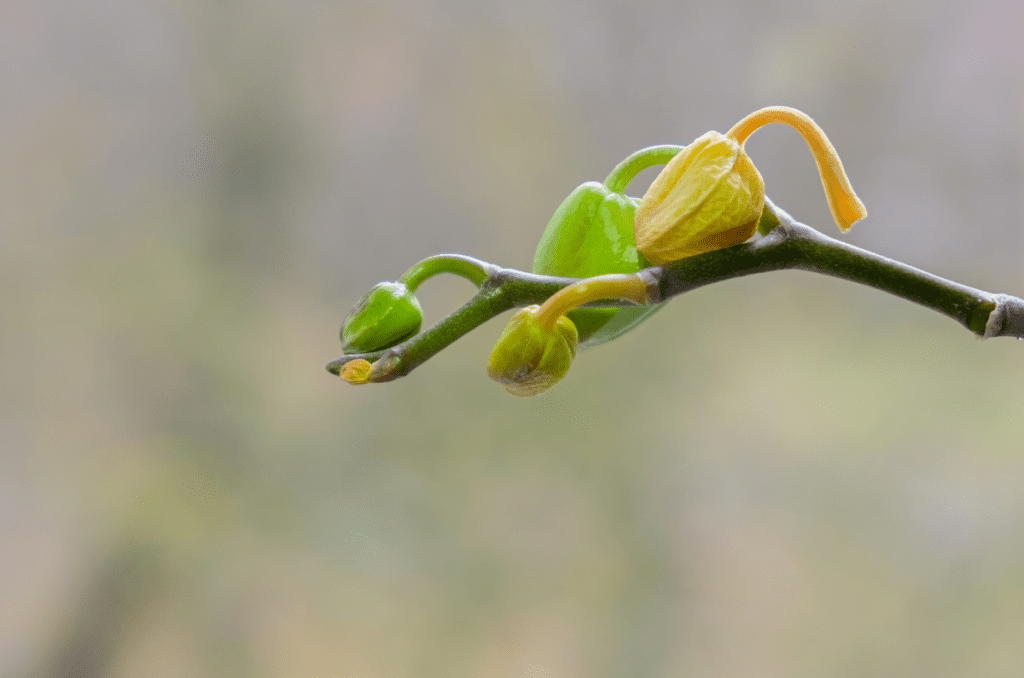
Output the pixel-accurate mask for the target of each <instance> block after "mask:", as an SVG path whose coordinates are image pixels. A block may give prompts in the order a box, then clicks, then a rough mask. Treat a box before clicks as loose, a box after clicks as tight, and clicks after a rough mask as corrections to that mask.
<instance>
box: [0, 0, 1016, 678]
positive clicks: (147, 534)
mask: <svg viewBox="0 0 1024 678" xmlns="http://www.w3.org/2000/svg"><path fill="white" fill-rule="evenodd" d="M1022 45H1024V9H1022V5H1021V4H1020V3H1018V2H1013V1H1011V0H978V1H963V2H961V1H950V0H937V1H932V2H925V1H924V0H916V1H910V0H908V1H901V0H897V1H894V0H855V1H842V2H840V1H839V0H832V1H821V0H814V1H813V2H812V1H810V0H771V1H768V2H755V1H753V0H718V1H716V2H687V1H683V2H675V1H673V2H668V1H662V2H656V1H654V0H634V1H632V2H617V1H614V0H604V1H601V2H590V3H585V2H578V1H576V2H571V1H552V0H544V1H540V0H521V1H519V2H506V1H496V0H493V1H491V0H485V1H480V0H436V1H430V0H372V1H371V0H365V1H361V0H342V1H341V2H322V1H319V0H303V1H301V2H290V1H286V0H261V1H256V2H216V3H211V2H200V1H196V0H163V1H160V0H145V1H142V2H139V1H136V0H59V1H58V0H40V1H38V2H33V3H19V2H12V3H4V4H3V6H2V8H0V195H2V199H0V309H2V313H0V675H3V676H5V677H8V676H9V677H12V678H19V677H23V676H24V677H27V676H47V677H55V678H64V677H66V678H72V677H74V678H90V677H93V676H96V677H107V676H115V677H117V676H133V677H134V676H145V677H146V678H160V677H164V676H167V677H175V678H179V677H180V678H185V677H191V676H211V677H217V678H227V677H233V676H238V677H244V678H252V677H262V676H267V677H289V678H290V677H295V678H309V677H321V678H326V677H328V676H330V677H333V678H340V677H347V678H396V677H397V678H414V677H415V678H425V677H434V676H437V677H442V676H443V677H446V678H448V677H460V676H467V677H469V676H474V677H476V676H481V677H497V678H504V677H515V678H520V677H533V678H541V677H543V678H562V677H566V678H568V677H593V678H623V677H626V676H631V677H632V676H651V677H671V676H706V677H714V678H726V677H736V678H740V677H744V678H745V677H752V676H758V677H776V676H777V677H779V678H783V677H785V678H798V677H803V676H806V677H808V678H810V677H812V676H815V677H816V676H832V677H835V678H840V677H844V676H850V677H854V676H901V677H902V678H910V677H913V676H922V677H923V676H928V677H929V678H935V677H943V676H951V677H952V676H957V677H959V676H973V677H985V678H988V677H991V678H997V677H1002V676H1006V677H1011V676H1012V677H1019V676H1021V675H1024V427H1022V422H1024V346H1022V345H1021V344H1019V343H1018V342H1016V341H1012V340H1008V339H995V340H990V341H985V342H981V341H978V340H976V339H975V338H974V337H973V336H972V335H971V334H970V333H969V332H967V331H966V330H965V329H963V328H961V327H960V326H959V325H957V324H956V323H954V322H952V321H950V320H948V319H946V318H944V317H942V316H939V315H937V314H935V313H932V312H929V311H926V310H924V309H921V308H918V307H915V306H913V305H910V304H908V303H907V302H904V301H902V300H900V299H897V298H895V297H890V296H888V295H885V294H882V293H880V292H877V291H874V290H871V289H867V288H861V287H858V286H855V285H853V284H850V283H846V282H843V281H838V280H832V279H827V278H823V277H821V276H814V275H812V274H808V273H800V272H784V273H772V274H767V275H763V276H754V277H749V278H745V279H740V280H734V281H728V282H726V283H722V284H718V285H714V286H711V287H707V288H703V289H701V290H697V291H695V292H692V293H689V294H687V295H684V296H682V297H680V298H677V299H676V300H674V301H673V302H672V304H671V305H670V306H669V308H668V309H666V310H664V311H662V312H661V313H659V314H658V315H656V316H655V317H654V318H653V319H652V320H650V321H649V322H647V323H646V324H645V325H644V326H642V327H641V328H640V329H638V330H636V331H635V332H633V333H632V334H630V335H628V336H626V337H624V338H623V339H621V340H620V341H616V342H614V343H611V344H607V345H604V346H601V347H598V348H596V349H593V350H591V351H589V352H586V353H583V354H581V355H580V356H579V357H578V359H577V360H576V362H575V364H574V365H573V368H572V370H571V371H570V373H569V375H568V377H567V378H566V379H565V380H564V381H563V382H562V383H560V384H559V385H558V386H557V387H556V388H555V389H554V390H552V391H550V392H548V393H547V394H545V395H542V396H540V397H537V398H533V399H527V400H522V399H518V398H514V397H512V396H509V395H507V394H506V393H505V392H504V391H503V390H502V389H501V388H500V387H498V386H497V385H495V384H494V383H492V382H490V381H489V380H488V379H487V377H486V373H485V371H484V367H485V364H486V360H487V356H488V353H489V351H490V347H491V345H492V343H493V341H494V339H495V338H496V337H497V335H498V333H499V332H500V329H501V327H503V325H504V322H505V319H506V318H505V317H502V318H500V319H496V320H494V321H491V322H490V323H488V324H487V325H485V326H483V327H482V328H480V329H479V330H477V331H475V332H473V333H472V334H471V335H469V336H467V337H465V338H464V339H462V340H460V341H459V342H458V343H457V344H455V345H453V346H452V347H450V348H448V349H446V350H445V351H444V352H442V353H441V354H439V355H438V356H437V357H436V358H434V359H433V360H431V361H429V362H428V363H426V364H425V365H423V366H422V367H420V368H419V369H418V370H416V371H415V372H414V373H413V374H411V375H410V376H409V377H408V378H406V379H402V380H399V381H396V382H393V383H390V384H387V385H382V386H367V387H360V388H356V387H350V386H347V385H346V384H344V383H342V382H341V381H340V380H338V379H337V378H336V377H332V376H331V375H329V374H328V373H327V372H325V371H324V364H325V363H326V362H328V361H329V360H331V359H332V358H334V357H336V356H337V355H338V354H339V353H340V346H339V342H338V338H337V334H338V328H339V326H340V322H341V319H342V318H343V317H344V315H345V314H346V313H347V311H348V309H349V308H350V307H351V306H352V305H353V304H354V303H355V302H356V301H357V300H358V299H359V297H360V296H361V295H362V294H363V293H364V292H365V291H366V290H368V289H369V288H370V287H371V286H372V285H373V284H374V283H376V282H378V281H380V280H393V279H395V278H397V277H398V276H399V275H400V274H401V273H402V272H403V271H404V270H405V269H406V268H408V267H409V266H410V265H411V264H413V263H414V262H416V261H417V260H419V259H421V258H423V257H425V256H428V255H430V254H434V253H437V252H445V251H456V252H465V253H468V254H472V255H475V256H478V257H481V258H484V259H487V260H490V261H494V262H496V263H500V264H502V265H507V266H513V267H519V268H528V267H529V266H530V263H531V261H532V256H533V249H534V247H535V246H536V243H537V240H538V238H539V236H540V233H541V231H542V230H543V228H544V226H545V224H546V223H547V220H548V218H549V217H550V215H551V213H552V212H553V211H554V209H555V207H556V206H557V205H558V204H559V202H560V201H561V200H562V198H564V197H565V196H566V195H567V194H568V193H569V192H570V191H571V190H572V189H573V188H574V187H575V186H576V185H578V184H580V183H582V182H583V181H587V180H592V179H598V180H600V179H602V178H603V177H604V176H605V174H606V173H607V172H608V171H609V170H610V169H611V167H612V166H613V165H615V163H616V162H618V161H619V160H620V159H621V158H623V157H625V156H626V155H627V154H629V153H630V152H632V151H634V150H636V149H638V148H640V147H643V146H646V145H650V144H656V143H682V144H685V143H689V141H691V140H692V139H694V138H695V137H697V136H698V135H700V134H702V133H703V132H705V131H708V130H710V129H716V130H719V131H725V130H726V129H728V128H729V127H730V126H731V125H732V124H733V123H734V122H736V121H737V120H738V119H739V118H740V117H742V116H743V115H745V114H747V113H749V112H750V111H752V110H754V109H756V108H759V107H761V106H764V105H769V104H785V105H790V106H795V107H797V108H800V109H802V110H804V111H806V112H808V113H809V114H810V115H812V116H813V117H814V118H815V119H816V120H817V121H818V122H819V123H820V124H821V125H822V126H823V128H824V129H825V130H826V131H827V132H828V134H829V136H830V138H831V140H832V141H833V143H834V144H835V146H836V148H837V149H838V150H839V152H840V155H841V156H842V158H843V160H844V163H845V165H846V168H847V170H848V171H849V174H850V177H851V181H852V183H853V185H854V187H855V188H856V190H857V191H858V193H859V194H860V196H861V197H862V198H863V200H864V202H865V203H866V205H867V207H868V210H869V213H870V217H869V218H868V219H867V220H866V221H864V222H862V223H860V224H858V225H857V227H856V228H855V229H854V230H853V231H851V232H850V233H849V234H848V235H847V236H844V237H845V238H846V239H847V240H848V241H850V242H852V243H855V244H857V245H860V246H863V247H867V248H869V249H872V250H875V251H878V252H880V253H882V254H886V255H888V256H892V257H895V258H898V259H901V260H904V261H906V262H908V263H911V264H913V265H916V266H919V267H922V268H924V269H927V270H929V271H932V272H934V273H937V274H939V275H943V276H946V277H950V278H953V279H956V280H958V281H960V282H963V283H966V284H969V285H973V286H976V287H980V288H982V289H985V290H989V291H993V292H1000V291H1005V292H1009V293H1012V294H1017V295H1021V294H1022V293H1024V228H1022V226H1021V225H1022V223H1024V79H1022V73H1024V48H1022ZM748 150H749V152H750V154H751V156H752V158H753V159H754V161H755V162H756V163H757V165H758V167H759V168H760V170H761V172H762V174H763V176H764V177H765V181H766V184H767V189H768V194H769V195H770V196H771V197H772V198H773V199H774V200H775V201H776V202H777V203H778V204H779V205H780V206H782V207H783V208H785V209H787V210H788V211H789V212H791V213H792V214H793V215H794V216H795V217H796V218H797V219H799V220H801V221H804V222H806V223H808V224H811V225H813V226H816V227H818V228H821V229H822V230H823V231H824V232H826V233H829V234H833V235H834V234H835V233H836V229H835V227H834V226H833V225H832V224H831V222H830V218H829V213H828V210H827V207H826V203H825V200H824V196H823V194H822V190H821V186H820V184H819V182H818V179H817V176H816V173H815V169H814V164H813V162H812V158H811V155H810V153H809V152H808V150H807V148H806V147H805V145H804V144H803V142H802V141H801V139H800V138H799V136H798V135H797V134H796V133H795V132H793V131H792V130H789V129H788V128H785V127H781V126H772V127H769V128H767V129H765V130H762V131H760V132H758V133H757V134H756V135H755V136H754V137H753V139H752V140H751V141H750V143H749V144H748ZM653 175H654V170H648V171H647V172H645V173H644V174H643V175H641V177H639V178H638V179H637V180H636V182H635V183H634V184H633V186H632V187H631V190H630V193H631V194H633V195H642V194H643V192H644V190H645V189H646V185H647V183H649V181H650V180H651V179H652V178H653ZM472 292H473V289H472V287H471V286H470V285H469V284H468V283H466V282H465V281H462V280H460V279H435V280H432V281H430V282H429V283H427V285H426V286H425V287H423V288H422V289H421V293H420V299H421V301H422V302H423V304H424V307H425V309H426V314H427V321H428V322H433V321H436V320H437V319H439V318H441V317H443V316H444V315H446V314H447V313H448V312H449V311H451V310H452V309H454V308H455V307H457V306H458V305H461V304H462V303H463V302H464V301H465V300H466V299H467V298H468V297H469V296H470V295H471V294H472Z"/></svg>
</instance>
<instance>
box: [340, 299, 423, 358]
mask: <svg viewBox="0 0 1024 678" xmlns="http://www.w3.org/2000/svg"><path fill="white" fill-rule="evenodd" d="M422 324H423V309H422V308H420V302H419V301H418V300H417V299H416V295H415V294H413V293H412V292H411V291H409V288H408V287H406V286H405V285H403V284H402V283H400V282H382V283H377V285H375V286H374V288H373V289H372V290H370V291H369V292H368V293H367V294H366V296H364V297H363V298H362V299H360V300H359V303H358V304H356V306H355V308H353V309H352V311H351V312H350V313H349V314H348V317H347V318H345V322H344V323H343V324H342V326H341V345H342V348H343V349H344V350H345V353H368V352H370V351H379V350H381V349H385V348H388V347H391V346H394V345H395V344H399V343H401V342H403V341H405V340H406V339H409V338H411V337H413V336H414V335H415V334H416V333H417V332H419V331H420V325H422Z"/></svg>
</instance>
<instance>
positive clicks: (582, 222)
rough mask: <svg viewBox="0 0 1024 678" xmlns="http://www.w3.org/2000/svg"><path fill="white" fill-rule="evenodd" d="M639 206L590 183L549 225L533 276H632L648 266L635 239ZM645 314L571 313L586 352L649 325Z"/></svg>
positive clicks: (572, 196)
mask: <svg viewBox="0 0 1024 678" xmlns="http://www.w3.org/2000/svg"><path fill="white" fill-rule="evenodd" d="M638 202H639V201H638V200H637V199H635V198H630V197H628V196H626V195H624V194H622V193H618V192H615V191H612V190H610V189H609V188H608V187H607V186H605V185H604V184H602V183H599V182H596V181H588V182H587V183H585V184H583V185H581V186H579V187H577V188H576V190H574V191H573V192H572V193H570V194H569V197H567V198H566V199H565V200H564V201H563V202H562V204H561V205H559V206H558V209H557V210H555V214H554V216H552V217H551V221H549V222H548V226H547V228H546V229H545V230H544V235H542V236H541V239H540V243H539V244H538V245H537V252H536V254H535V255H534V258H533V272H534V273H539V274H542V275H557V276H564V277H569V278H589V277H592V276H595V275H604V274H609V273H636V272H637V271H639V270H641V269H643V268H647V267H648V266H649V265H650V264H649V263H648V262H647V260H646V259H644V257H643V256H641V255H640V253H639V252H637V249H636V241H635V240H634V238H633V223H634V215H635V213H636V207H637V204H638ZM660 308H661V306H653V307H649V308H617V309H616V308H580V309H575V310H573V311H570V312H569V318H570V319H571V320H572V321H573V323H574V324H575V326H576V328H577V330H578V333H579V342H580V346H581V347H583V348H588V347H590V346H596V345H598V344H603V343H604V342H606V341H611V340H612V339H614V338H615V337H618V336H619V335H621V334H623V333H625V332H627V331H629V330H630V329H632V328H633V327H635V326H636V325H637V324H639V323H640V322H642V321H643V320H645V319H647V317H649V316H650V315H651V314H652V313H654V312H655V311H657V310H658V309H660Z"/></svg>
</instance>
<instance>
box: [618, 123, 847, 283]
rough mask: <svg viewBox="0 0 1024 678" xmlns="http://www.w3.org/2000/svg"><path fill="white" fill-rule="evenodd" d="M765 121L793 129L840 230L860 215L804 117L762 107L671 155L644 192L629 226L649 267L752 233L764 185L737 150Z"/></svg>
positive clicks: (838, 166) (825, 145)
mask: <svg viewBox="0 0 1024 678" xmlns="http://www.w3.org/2000/svg"><path fill="white" fill-rule="evenodd" d="M773 122H781V123H786V124H788V125H791V126H793V127H794V128H796V130H797V131H798V132H800V134H801V135H802V136H803V137H804V139H805V140H806V141H807V144H808V145H809V146H810V147H811V152H812V153H813V154H814V159H815V161H816V162H817V165H818V173H819V174H820V175H821V182H822V185H823V186H824V188H825V196H826V198H827V199H828V204H829V208H830V209H831V210H832V217H833V218H834V219H835V221H836V223H837V224H838V225H839V228H840V229H842V230H843V231H846V230H847V229H849V228H850V227H851V226H852V225H853V224H854V223H855V222H857V221H859V220H861V219H863V218H864V217H865V216H867V210H865V209H864V205H863V203H861V201H860V199H859V198H857V195H856V194H855V193H854V192H853V188H852V187H851V186H850V182H849V180H848V179H847V178H846V173H845V171H844V170H843V164H842V162H840V160H839V155H838V154H837V153H836V150H835V148H833V146H832V144H831V143H829V140H828V138H827V137H826V136H825V133H824V132H823V131H822V130H821V128H820V127H818V125H817V124H815V122H814V121H813V120H811V118H810V117H808V116H807V115H805V114H804V113H801V112H800V111H798V110H796V109H795V108H787V107H784V106H772V107H769V108H762V109H761V110H759V111H755V112H754V113H751V114H750V115H748V116H747V117H746V118H744V119H743V120H741V121H740V122H738V123H736V125H734V126H733V128H732V129H731V130H729V131H728V132H727V133H725V134H719V133H718V132H708V133H707V134H704V135H702V136H701V137H699V138H698V139H696V140H695V141H694V142H693V143H691V144H690V145H689V146H687V147H686V148H684V149H683V150H682V151H680V152H679V154H678V155H676V157H674V158H673V159H672V160H671V161H669V163H668V164H667V165H665V168H664V169H663V170H662V171H661V173H660V174H659V175H658V176H657V178H656V179H655V180H654V182H653V183H652V184H651V187H650V188H649V189H647V193H646V194H645V195H644V197H643V200H642V201H641V203H640V206H639V207H638V208H637V211H636V217H635V221H634V235H635V236H636V247H637V250H639V251H640V253H641V254H643V255H644V257H646V258H647V260H648V261H650V262H651V263H652V264H655V265H659V266H660V265H662V264H667V263H669V262H671V261H677V260H679V259H682V258H684V257H689V256H692V255H694V254H701V253H703V252H711V251H713V250H717V249H722V248H723V247H730V246H732V245H738V244H739V243H741V242H744V241H745V240H747V239H748V238H750V236H752V235H753V234H754V229H755V228H757V222H758V219H760V217H761V212H762V210H763V209H764V181H763V180H762V179H761V174H760V173H759V172H758V171H757V168H756V167H754V164H753V163H752V162H751V161H750V158H749V157H748V156H747V153H746V151H745V150H744V148H743V146H744V143H745V142H746V140H747V138H748V137H749V136H750V135H751V134H752V133H753V132H754V131H755V130H756V129H758V128H760V127H761V126H763V125H767V124H770V123H773Z"/></svg>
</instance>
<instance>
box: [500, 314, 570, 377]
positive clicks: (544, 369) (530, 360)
mask: <svg viewBox="0 0 1024 678" xmlns="http://www.w3.org/2000/svg"><path fill="white" fill-rule="evenodd" d="M538 310H540V306H539V305H536V304H535V305H533V306H527V307H526V308H524V309H521V310H520V311H518V312H516V313H515V314H514V315H513V316H512V318H511V319H510V320H509V323H508V325H506V326H505V329H504V330H503V331H502V333H501V336H500V337H498V342H497V343H496V344H495V345H494V350H493V351H492V352H491V359H490V361H489V362H488V364H487V374H488V375H490V377H491V379H493V380H495V381H496V382H498V383H499V384H501V385H502V386H504V387H505V390H506V391H508V392H509V393H511V394H512V395H516V396H523V397H526V396H534V395H537V394H538V393H542V392H544V391H546V390H548V389H549V388H551V387H552V386H554V385H555V384H556V383H557V382H558V380H559V379H561V378H562V377H564V376H565V374H566V372H568V371H569V365H570V364H571V363H572V360H573V358H575V357H576V346H577V343H578V335H577V332H576V326H575V325H573V323H572V321H571V320H569V319H568V318H567V317H565V316H564V315H563V316H559V317H558V318H557V319H556V320H555V321H554V324H553V325H552V326H550V327H545V323H544V322H542V321H541V320H540V319H538V317H537V311H538Z"/></svg>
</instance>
